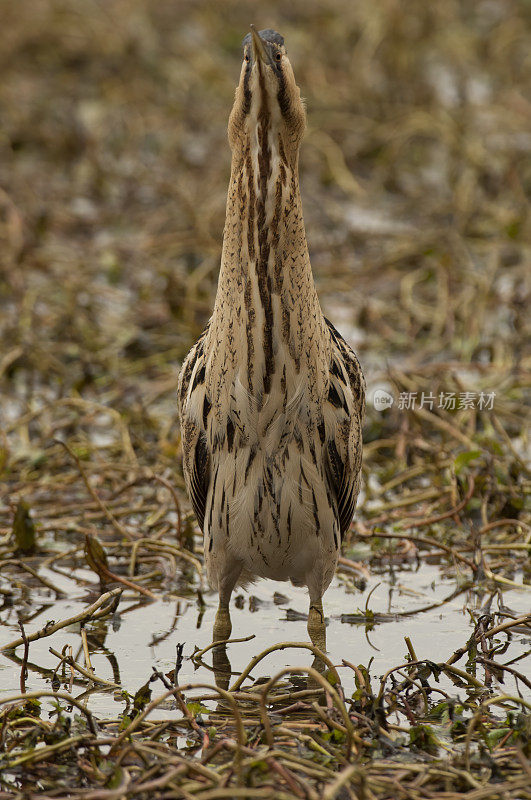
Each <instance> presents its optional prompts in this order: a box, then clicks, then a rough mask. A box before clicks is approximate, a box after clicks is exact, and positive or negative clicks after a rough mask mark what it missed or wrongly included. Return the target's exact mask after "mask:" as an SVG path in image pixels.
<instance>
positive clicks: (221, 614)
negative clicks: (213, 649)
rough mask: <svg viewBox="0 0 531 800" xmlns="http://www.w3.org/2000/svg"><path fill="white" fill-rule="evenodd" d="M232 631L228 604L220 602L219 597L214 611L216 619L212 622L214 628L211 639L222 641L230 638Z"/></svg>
mask: <svg viewBox="0 0 531 800" xmlns="http://www.w3.org/2000/svg"><path fill="white" fill-rule="evenodd" d="M231 631H232V622H231V621H230V612H229V604H228V602H227V603H226V604H224V603H222V602H221V597H220V598H219V606H218V610H217V613H216V621H215V622H214V630H213V636H212V641H213V642H222V641H223V640H224V639H230V634H231Z"/></svg>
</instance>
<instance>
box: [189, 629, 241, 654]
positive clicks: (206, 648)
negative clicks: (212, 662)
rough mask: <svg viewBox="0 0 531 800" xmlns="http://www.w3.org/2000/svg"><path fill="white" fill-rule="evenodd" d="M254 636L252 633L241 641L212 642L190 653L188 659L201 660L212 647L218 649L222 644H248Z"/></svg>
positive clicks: (223, 640) (222, 640)
mask: <svg viewBox="0 0 531 800" xmlns="http://www.w3.org/2000/svg"><path fill="white" fill-rule="evenodd" d="M255 638H256V634H254V633H252V634H251V635H250V636H244V637H243V638H241V639H220V641H219V642H212V643H211V644H209V645H208V646H207V647H203V649H202V650H196V652H195V653H192V655H191V656H190V658H191V659H192V661H196V660H197V659H199V658H202V657H203V656H204V655H205V653H208V651H209V650H212V649H213V648H214V647H220V646H221V645H222V644H238V643H240V642H250V641H251V639H255Z"/></svg>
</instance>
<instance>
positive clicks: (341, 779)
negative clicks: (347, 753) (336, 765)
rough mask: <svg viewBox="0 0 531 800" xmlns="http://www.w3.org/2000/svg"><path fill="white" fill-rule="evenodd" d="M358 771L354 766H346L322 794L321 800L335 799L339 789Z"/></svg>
mask: <svg viewBox="0 0 531 800" xmlns="http://www.w3.org/2000/svg"><path fill="white" fill-rule="evenodd" d="M359 771H360V768H359V767H358V766H356V765H355V764H349V765H348V766H346V767H345V768H344V769H343V770H342V771H341V772H340V773H339V775H338V776H337V778H336V779H335V780H333V781H332V783H330V784H329V785H328V786H327V787H326V789H325V791H324V792H323V794H322V800H334V798H336V797H337V795H338V792H339V791H340V789H342V788H343V786H345V784H346V783H348V782H349V781H350V779H351V778H352V777H353V776H354V775H355V774H356V773H357V772H359Z"/></svg>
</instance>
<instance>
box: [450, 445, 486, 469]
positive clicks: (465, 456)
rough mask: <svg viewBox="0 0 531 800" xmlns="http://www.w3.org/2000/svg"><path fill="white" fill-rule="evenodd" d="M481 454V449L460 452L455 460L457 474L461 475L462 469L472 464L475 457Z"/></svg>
mask: <svg viewBox="0 0 531 800" xmlns="http://www.w3.org/2000/svg"><path fill="white" fill-rule="evenodd" d="M480 455H481V450H467V451H466V452H465V453H459V455H458V456H456V458H455V460H454V468H455V472H456V475H459V473H460V472H462V470H463V469H464V468H465V467H466V466H468V464H470V462H471V461H473V460H474V459H475V458H478V457H479V456H480Z"/></svg>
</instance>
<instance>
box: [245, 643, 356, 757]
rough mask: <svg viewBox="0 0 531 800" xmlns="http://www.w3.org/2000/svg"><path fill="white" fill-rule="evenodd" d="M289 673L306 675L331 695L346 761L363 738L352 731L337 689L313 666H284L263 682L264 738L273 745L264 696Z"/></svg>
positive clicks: (262, 715)
mask: <svg viewBox="0 0 531 800" xmlns="http://www.w3.org/2000/svg"><path fill="white" fill-rule="evenodd" d="M316 649H317V648H316ZM290 674H298V675H308V677H310V678H312V679H313V680H314V681H316V683H318V684H319V685H320V686H321V687H322V688H323V689H324V690H325V692H328V693H329V694H330V695H331V697H332V699H333V701H334V703H335V705H336V707H337V709H338V711H339V713H340V714H341V716H342V718H343V722H344V724H345V728H346V733H347V745H346V749H345V756H346V759H347V761H348V760H350V757H351V752H352V747H353V743H354V741H355V742H356V743H357V744H363V740H362V739H361V738H360V737H359V736H358V735H357V734H356V733H355V732H354V727H353V725H352V722H351V720H350V717H349V715H348V713H347V710H346V708H345V704H344V703H343V701H342V700H341V698H340V697H339V694H338V693H337V691H336V690H335V689H334V687H333V686H332V685H331V684H330V683H328V681H327V680H326V678H323V676H322V675H321V674H320V673H319V672H317V670H316V669H313V667H285V668H284V669H282V670H280V672H277V674H276V675H274V676H273V677H272V678H270V679H269V680H268V681H267V683H266V684H264V687H263V689H262V690H261V692H260V716H261V718H262V724H263V726H264V728H265V732H266V738H267V742H268V744H269V746H270V747H273V745H274V738H273V732H272V730H271V724H270V722H269V717H268V715H267V709H266V698H267V695H268V693H269V691H270V690H271V689H272V687H273V686H274V685H275V683H277V682H278V681H279V680H280V678H282V677H284V675H290Z"/></svg>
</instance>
